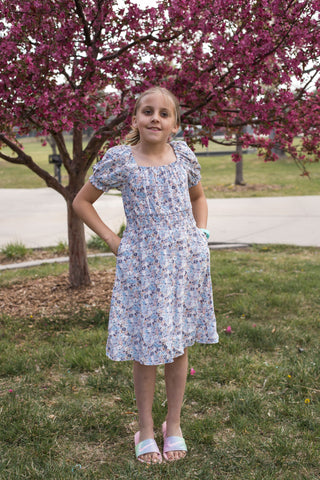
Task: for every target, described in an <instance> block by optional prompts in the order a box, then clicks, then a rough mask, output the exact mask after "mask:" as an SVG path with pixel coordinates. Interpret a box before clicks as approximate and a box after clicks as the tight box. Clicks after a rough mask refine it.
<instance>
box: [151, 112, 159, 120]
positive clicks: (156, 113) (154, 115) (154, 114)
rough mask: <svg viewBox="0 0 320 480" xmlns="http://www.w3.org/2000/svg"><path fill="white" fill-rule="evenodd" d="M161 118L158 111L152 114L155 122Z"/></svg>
mask: <svg viewBox="0 0 320 480" xmlns="http://www.w3.org/2000/svg"><path fill="white" fill-rule="evenodd" d="M159 119H160V115H159V113H158V112H153V115H152V121H153V122H158V121H159Z"/></svg>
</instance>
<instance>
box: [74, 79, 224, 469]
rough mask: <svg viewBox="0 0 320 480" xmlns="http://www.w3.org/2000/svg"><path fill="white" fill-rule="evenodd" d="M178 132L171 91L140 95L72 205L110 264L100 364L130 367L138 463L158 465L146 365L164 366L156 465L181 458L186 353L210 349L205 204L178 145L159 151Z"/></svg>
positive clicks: (194, 169)
mask: <svg viewBox="0 0 320 480" xmlns="http://www.w3.org/2000/svg"><path fill="white" fill-rule="evenodd" d="M179 125H180V113H179V104H178V101H177V99H176V98H175V97H174V95H172V93H171V92H169V91H168V90H166V89H164V88H160V87H155V88H150V89H149V90H147V91H146V92H144V93H143V94H142V95H140V97H139V98H138V100H137V102H136V106H135V109H134V113H133V118H132V130H131V132H130V133H129V135H128V137H127V145H122V146H117V147H113V148H111V149H110V150H108V151H107V153H106V154H105V156H104V157H103V159H102V160H101V161H100V162H99V163H98V164H97V165H95V166H94V167H93V170H94V173H93V175H92V176H91V177H90V179H89V182H88V183H86V185H84V187H83V188H82V189H81V190H80V192H79V193H78V195H77V196H76V198H75V200H74V202H73V206H74V209H75V211H76V213H77V214H78V215H79V216H80V217H81V218H82V220H83V221H84V222H85V223H86V224H87V225H88V226H89V227H90V228H91V229H92V230H93V231H94V232H95V233H96V234H98V235H99V236H100V237H101V238H102V239H103V240H105V242H106V243H107V244H108V245H109V246H110V248H111V250H112V251H113V253H114V254H115V255H116V256H117V267H116V280H115V284H114V289H113V295H112V301H111V307H110V315H109V335H108V341H107V355H108V356H109V358H111V359H112V360H118V361H119V360H133V376H134V387H135V395H136V401H137V408H138V414H139V432H137V433H136V435H135V445H136V457H137V459H138V460H139V461H141V462H146V463H160V462H161V461H162V455H161V453H160V451H159V449H158V447H157V444H156V442H155V440H154V431H153V420H152V404H153V396H154V389H155V380H156V366H157V365H160V364H165V383H166V392H167V405H168V411H167V417H166V421H165V422H164V424H163V425H162V431H163V437H164V448H163V456H164V458H165V459H166V460H169V461H174V460H178V459H181V458H183V457H184V456H185V455H186V451H187V447H186V445H185V442H184V439H183V437H182V433H181V429H180V413H181V407H182V402H183V396H184V390H185V385H186V377H187V370H188V359H187V347H189V346H191V345H193V344H194V343H195V342H200V343H216V342H218V334H217V331H216V321H215V315H214V307H213V300H212V286H211V279H210V264H209V262H210V260H209V249H208V245H207V235H208V231H207V230H206V229H205V228H206V224H207V202H206V199H205V196H204V193H203V189H202V187H201V183H200V166H199V164H198V162H197V159H196V157H195V155H194V154H193V152H192V151H191V150H190V149H189V148H188V147H187V145H186V144H185V143H184V142H172V143H170V142H169V138H170V136H171V134H175V133H177V131H178V129H179ZM110 188H118V189H119V190H121V192H122V198H123V203H124V208H125V213H126V218H127V226H126V230H125V233H124V236H123V238H122V240H121V241H120V238H119V237H118V236H117V235H116V234H115V233H113V232H112V231H111V230H110V229H109V228H108V227H107V226H106V225H105V224H104V222H103V221H102V220H101V218H100V217H99V216H98V214H97V212H96V210H95V209H94V207H93V203H94V202H95V201H96V200H97V199H98V198H99V197H100V195H101V194H102V193H103V192H106V191H108V190H109V189H110Z"/></svg>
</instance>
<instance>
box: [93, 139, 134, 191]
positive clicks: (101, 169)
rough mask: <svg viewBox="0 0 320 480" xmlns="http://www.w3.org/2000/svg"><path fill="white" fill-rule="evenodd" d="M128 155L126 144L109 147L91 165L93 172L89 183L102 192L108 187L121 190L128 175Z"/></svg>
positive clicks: (108, 188)
mask: <svg viewBox="0 0 320 480" xmlns="http://www.w3.org/2000/svg"><path fill="white" fill-rule="evenodd" d="M128 156H129V151H128V148H127V147H126V146H118V147H113V148H110V149H109V150H108V151H107V152H106V154H105V155H104V156H103V158H102V159H101V160H100V161H99V162H98V163H96V164H95V165H94V166H93V174H92V175H91V176H90V177H89V180H90V182H91V184H92V185H93V186H94V187H96V188H97V189H98V190H102V191H104V192H107V191H108V190H110V188H116V189H118V190H120V191H121V190H122V188H123V186H124V185H125V183H126V181H127V177H128Z"/></svg>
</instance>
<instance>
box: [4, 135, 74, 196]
mask: <svg viewBox="0 0 320 480" xmlns="http://www.w3.org/2000/svg"><path fill="white" fill-rule="evenodd" d="M0 141H2V142H3V143H5V144H6V145H7V146H8V147H9V148H11V150H12V151H13V152H15V153H16V154H17V157H15V158H13V157H9V156H7V155H4V154H3V153H1V152H0V157H1V158H3V160H6V161H7V162H10V163H14V164H16V165H25V166H26V167H28V168H29V169H30V170H32V171H33V172H34V173H35V174H36V175H38V177H40V178H42V180H44V181H45V183H46V184H47V186H48V187H50V188H53V189H54V190H56V191H57V192H59V193H61V195H62V196H63V197H64V198H65V200H67V197H68V195H67V191H66V189H65V187H63V186H62V185H61V184H60V183H59V182H58V180H56V179H55V178H54V177H53V176H52V175H50V173H48V172H47V171H46V170H44V169H43V168H41V167H39V165H37V164H36V163H35V162H34V161H33V160H32V158H31V157H30V156H29V155H27V154H26V153H25V152H24V151H23V150H21V148H20V147H18V145H16V144H15V143H14V142H12V141H11V140H9V139H8V138H7V137H5V135H3V134H2V133H1V134H0Z"/></svg>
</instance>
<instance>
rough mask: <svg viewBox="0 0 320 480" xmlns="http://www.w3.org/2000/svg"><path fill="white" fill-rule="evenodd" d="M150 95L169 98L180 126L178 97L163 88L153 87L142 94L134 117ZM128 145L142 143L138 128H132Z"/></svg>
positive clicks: (137, 101)
mask: <svg viewBox="0 0 320 480" xmlns="http://www.w3.org/2000/svg"><path fill="white" fill-rule="evenodd" d="M150 93H162V95H166V96H167V97H169V98H170V99H171V100H172V102H173V105H174V108H175V113H176V122H177V125H178V126H180V123H181V114H180V105H179V101H178V99H177V97H176V96H175V95H173V93H171V92H170V91H169V90H167V89H166V88H163V87H151V88H148V90H146V91H145V92H143V93H141V95H140V96H139V97H138V98H137V100H136V103H135V106H134V109H133V116H135V115H137V111H138V109H139V106H140V104H141V101H142V99H143V98H144V97H145V96H146V95H149V94H150ZM125 141H126V144H127V145H136V144H137V143H139V142H140V133H139V130H138V128H137V127H131V130H130V132H129V133H128V135H127V136H126V140H125Z"/></svg>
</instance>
